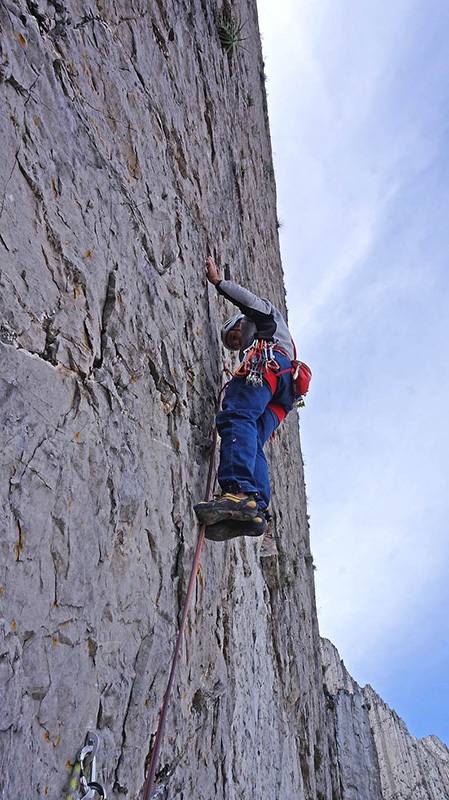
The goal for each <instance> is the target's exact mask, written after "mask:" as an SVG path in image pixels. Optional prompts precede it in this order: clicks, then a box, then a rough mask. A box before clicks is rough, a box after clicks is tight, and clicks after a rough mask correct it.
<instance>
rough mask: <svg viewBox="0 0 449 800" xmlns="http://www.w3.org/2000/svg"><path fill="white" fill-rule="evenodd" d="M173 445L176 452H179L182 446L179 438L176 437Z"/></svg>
mask: <svg viewBox="0 0 449 800" xmlns="http://www.w3.org/2000/svg"><path fill="white" fill-rule="evenodd" d="M173 447H174V448H175V450H176V452H178V450H179V448H180V447H181V442H180V441H179V439H175V441H174V442H173Z"/></svg>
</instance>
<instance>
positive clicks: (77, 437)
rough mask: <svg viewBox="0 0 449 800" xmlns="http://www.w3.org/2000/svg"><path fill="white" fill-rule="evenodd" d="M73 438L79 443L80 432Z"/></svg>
mask: <svg viewBox="0 0 449 800" xmlns="http://www.w3.org/2000/svg"><path fill="white" fill-rule="evenodd" d="M73 438H74V439H75V442H77V441H78V439H79V438H80V432H79V431H77V432H76V433H75V436H74V437H73ZM69 505H70V503H69Z"/></svg>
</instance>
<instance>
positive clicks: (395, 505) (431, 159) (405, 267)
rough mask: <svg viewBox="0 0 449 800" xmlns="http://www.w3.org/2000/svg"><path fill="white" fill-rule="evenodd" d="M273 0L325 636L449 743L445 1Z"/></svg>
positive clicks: (271, 22)
mask: <svg viewBox="0 0 449 800" xmlns="http://www.w3.org/2000/svg"><path fill="white" fill-rule="evenodd" d="M258 8H259V17H260V26H261V31H262V45H263V50H264V56H265V72H266V74H267V76H268V80H267V92H268V104H269V111H270V123H271V135H272V143H273V150H274V157H275V170H276V182H277V190H278V213H279V218H280V220H281V221H282V228H281V231H280V235H281V247H282V255H283V264H284V270H285V275H286V286H287V301H288V306H289V312H290V317H291V319H292V320H293V323H292V331H293V334H294V337H295V339H296V342H297V346H298V350H299V353H300V357H301V358H303V360H304V361H306V362H307V363H309V364H310V366H311V367H312V370H313V374H314V377H313V381H312V388H311V390H310V395H309V399H308V402H307V406H306V408H305V409H304V410H303V411H302V412H301V437H302V444H303V452H304V458H305V464H306V483H307V494H308V498H309V513H310V515H311V536H312V551H313V553H314V557H315V564H316V566H317V572H316V585H317V602H318V608H319V619H320V628H321V633H322V635H324V636H327V637H328V638H330V639H331V640H332V641H333V643H334V644H335V645H336V646H337V647H338V649H339V652H340V655H341V657H342V658H343V660H344V661H345V664H346V666H347V667H348V669H349V671H350V672H351V674H352V675H353V677H354V678H355V679H356V680H357V681H358V682H359V683H360V684H361V685H364V684H365V683H369V684H371V685H372V686H373V688H374V689H375V690H376V691H377V692H378V693H379V694H380V695H381V697H382V698H383V699H384V700H385V701H386V702H387V703H388V704H389V705H390V706H391V707H392V708H394V709H395V710H396V711H397V713H398V714H399V715H400V716H401V717H402V718H403V719H404V721H405V722H406V723H407V725H408V727H409V730H410V732H411V733H412V734H413V735H415V736H417V737H422V736H425V735H427V734H431V733H432V734H435V735H437V736H439V737H440V738H441V739H442V740H443V741H445V742H446V743H447V744H449V692H447V675H448V666H447V665H448V663H449V622H448V619H449V614H448V608H449V602H448V601H449V580H448V568H449V535H448V534H449V530H448V528H449V513H448V512H449V491H448V488H447V482H448V473H449V424H448V414H449V411H448V409H449V263H448V261H449V180H448V178H449V175H448V172H449V147H448V138H449V137H448V134H449V48H448V46H447V41H448V31H449V4H447V2H445V0H407V2H405V1H404V0H394V2H391V0H389V2H384V1H383V0H377V2H375V3H373V2H370V1H369V0H258Z"/></svg>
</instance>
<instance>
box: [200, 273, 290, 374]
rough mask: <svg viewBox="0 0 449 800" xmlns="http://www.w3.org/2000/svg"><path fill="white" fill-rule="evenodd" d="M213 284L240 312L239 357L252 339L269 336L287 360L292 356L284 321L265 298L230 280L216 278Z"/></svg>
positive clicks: (266, 338)
mask: <svg viewBox="0 0 449 800" xmlns="http://www.w3.org/2000/svg"><path fill="white" fill-rule="evenodd" d="M216 288H217V291H218V293H219V294H221V295H223V297H226V299H227V300H230V301H231V303H233V304H234V305H235V306H237V307H238V308H239V309H240V311H241V312H242V314H244V318H243V321H242V349H241V351H240V357H242V354H243V351H244V350H246V348H247V347H250V345H251V344H252V343H253V341H254V339H265V341H269V340H272V341H274V343H275V344H277V345H279V347H280V348H281V349H282V350H284V352H285V353H286V354H287V356H288V357H289V358H290V360H291V359H293V358H294V357H295V355H294V345H293V340H292V337H291V334H290V331H289V329H288V327H287V323H286V322H285V320H284V317H283V316H282V314H281V312H280V311H278V309H277V308H275V307H274V305H273V304H272V303H270V301H269V300H265V299H263V298H260V297H256V295H255V294H253V293H252V292H250V291H249V290H248V289H244V288H243V286H239V285H238V283H233V282H232V281H219V283H217V284H216Z"/></svg>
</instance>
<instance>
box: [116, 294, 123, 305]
mask: <svg viewBox="0 0 449 800" xmlns="http://www.w3.org/2000/svg"><path fill="white" fill-rule="evenodd" d="M117 303H120V305H123V300H122V296H121V294H120V292H118V294H117Z"/></svg>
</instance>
